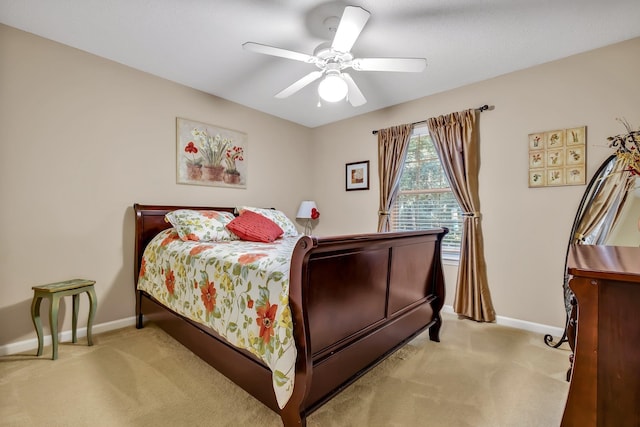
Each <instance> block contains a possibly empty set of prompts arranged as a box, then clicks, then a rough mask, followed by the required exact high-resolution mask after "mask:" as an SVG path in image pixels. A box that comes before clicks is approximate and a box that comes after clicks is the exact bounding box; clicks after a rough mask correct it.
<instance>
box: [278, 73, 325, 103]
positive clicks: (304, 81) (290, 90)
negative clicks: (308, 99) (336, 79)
mask: <svg viewBox="0 0 640 427" xmlns="http://www.w3.org/2000/svg"><path fill="white" fill-rule="evenodd" d="M320 77H322V71H313V72H311V73H309V74H307V75H306V76H304V77H303V78H301V79H300V80H298V81H297V82H295V83H294V84H292V85H291V86H289V87H287V88H286V89H284V90H282V91H281V92H279V93H277V94H276V98H286V97H287V96H291V95H293V94H294V93H296V92H297V91H299V90H300V89H302V88H303V87H305V86H306V85H308V84H309V83H311V82H314V81H316V80H318V79H319V78H320Z"/></svg>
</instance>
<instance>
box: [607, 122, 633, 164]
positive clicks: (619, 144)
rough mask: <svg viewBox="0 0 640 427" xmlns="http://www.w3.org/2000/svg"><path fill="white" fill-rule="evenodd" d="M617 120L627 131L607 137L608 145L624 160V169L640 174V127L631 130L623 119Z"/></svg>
mask: <svg viewBox="0 0 640 427" xmlns="http://www.w3.org/2000/svg"><path fill="white" fill-rule="evenodd" d="M618 121H619V122H620V123H622V124H623V125H624V127H625V128H626V130H627V133H625V134H620V135H616V136H610V137H608V138H607V140H608V141H609V147H611V148H614V149H615V150H616V156H617V157H618V158H619V159H623V160H625V162H626V167H625V171H628V172H631V174H632V175H636V176H640V129H638V130H632V129H631V126H630V125H629V122H627V121H626V120H624V119H618Z"/></svg>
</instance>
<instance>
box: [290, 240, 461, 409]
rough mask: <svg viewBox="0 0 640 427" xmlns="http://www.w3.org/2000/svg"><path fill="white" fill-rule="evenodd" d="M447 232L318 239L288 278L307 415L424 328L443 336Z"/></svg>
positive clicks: (436, 338)
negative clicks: (443, 254) (443, 255)
mask: <svg viewBox="0 0 640 427" xmlns="http://www.w3.org/2000/svg"><path fill="white" fill-rule="evenodd" d="M447 232H448V230H447V229H437V230H430V231H421V232H405V233H381V234H380V233H378V234H367V235H356V236H340V237H334V238H313V240H312V241H313V244H312V246H313V248H312V249H311V250H309V251H306V253H305V254H304V256H303V260H302V264H301V265H300V266H299V270H300V274H297V273H296V274H294V272H293V269H292V274H291V282H290V304H291V306H292V311H293V313H294V319H296V320H297V322H296V323H295V326H294V333H295V335H296V340H297V342H298V344H300V343H304V349H305V351H300V349H299V350H298V358H299V359H304V360H303V361H300V365H301V366H305V367H306V368H305V369H306V371H307V372H312V375H306V376H303V378H304V379H305V380H306V382H305V383H302V382H301V381H298V379H297V378H296V383H295V387H296V389H297V388H298V387H304V391H303V392H302V393H303V394H304V397H303V398H302V399H301V400H300V401H299V402H295V404H296V405H298V404H299V408H300V413H301V418H302V419H304V417H305V416H306V415H308V414H309V413H311V412H313V411H314V410H315V409H316V408H318V407H319V406H321V405H322V404H323V403H324V402H326V401H327V400H329V399H330V398H331V397H332V396H334V395H335V394H336V393H338V392H339V391H340V390H342V389H343V388H344V387H345V386H347V385H349V384H351V383H352V382H353V381H355V380H356V379H358V378H359V377H360V376H361V375H363V374H364V373H365V372H367V371H368V370H369V369H371V368H373V367H374V366H375V365H377V364H378V363H380V362H381V361H382V360H384V359H385V358H386V357H387V356H389V355H390V354H391V353H393V352H394V351H395V350H397V349H398V348H400V347H401V346H402V345H404V344H405V343H406V342H408V341H410V340H411V339H412V338H414V337H415V336H416V335H418V334H419V333H421V332H422V331H424V330H425V329H426V328H430V332H429V337H430V339H431V340H433V341H439V331H440V326H441V323H442V320H441V317H440V310H441V309H442V306H443V304H444V297H445V287H444V278H443V274H442V264H441V244H442V239H443V237H444V236H445V235H446V233H447ZM296 268H298V267H296ZM303 362H304V363H303ZM298 398H299V397H298ZM292 400H293V399H292ZM290 403H292V404H294V402H292V401H290Z"/></svg>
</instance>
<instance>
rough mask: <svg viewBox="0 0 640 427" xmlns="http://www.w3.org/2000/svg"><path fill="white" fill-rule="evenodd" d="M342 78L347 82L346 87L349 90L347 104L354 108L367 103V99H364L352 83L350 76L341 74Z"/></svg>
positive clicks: (354, 83) (356, 86)
mask: <svg viewBox="0 0 640 427" xmlns="http://www.w3.org/2000/svg"><path fill="white" fill-rule="evenodd" d="M342 78H343V79H344V81H345V82H347V87H348V88H349V92H348V94H347V98H348V100H349V104H351V105H352V106H354V107H359V106H361V105H363V104H366V103H367V99H366V98H365V97H364V95H363V94H362V92H361V91H360V88H359V87H358V85H356V82H355V81H353V79H352V78H351V76H350V75H349V74H348V73H342Z"/></svg>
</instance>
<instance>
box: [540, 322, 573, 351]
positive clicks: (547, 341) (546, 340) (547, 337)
mask: <svg viewBox="0 0 640 427" xmlns="http://www.w3.org/2000/svg"><path fill="white" fill-rule="evenodd" d="M569 319H570V316H569V314H567V319H566V320H565V323H564V331H562V337H560V339H559V340H558V342H557V343H555V344H554V343H553V336H552V335H551V334H546V335H545V336H544V343H545V344H546V345H548V346H549V347H553V348H558V347H560V346H561V345H562V344H563V343H565V342H569V339H568V338H567V328H568V327H569Z"/></svg>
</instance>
